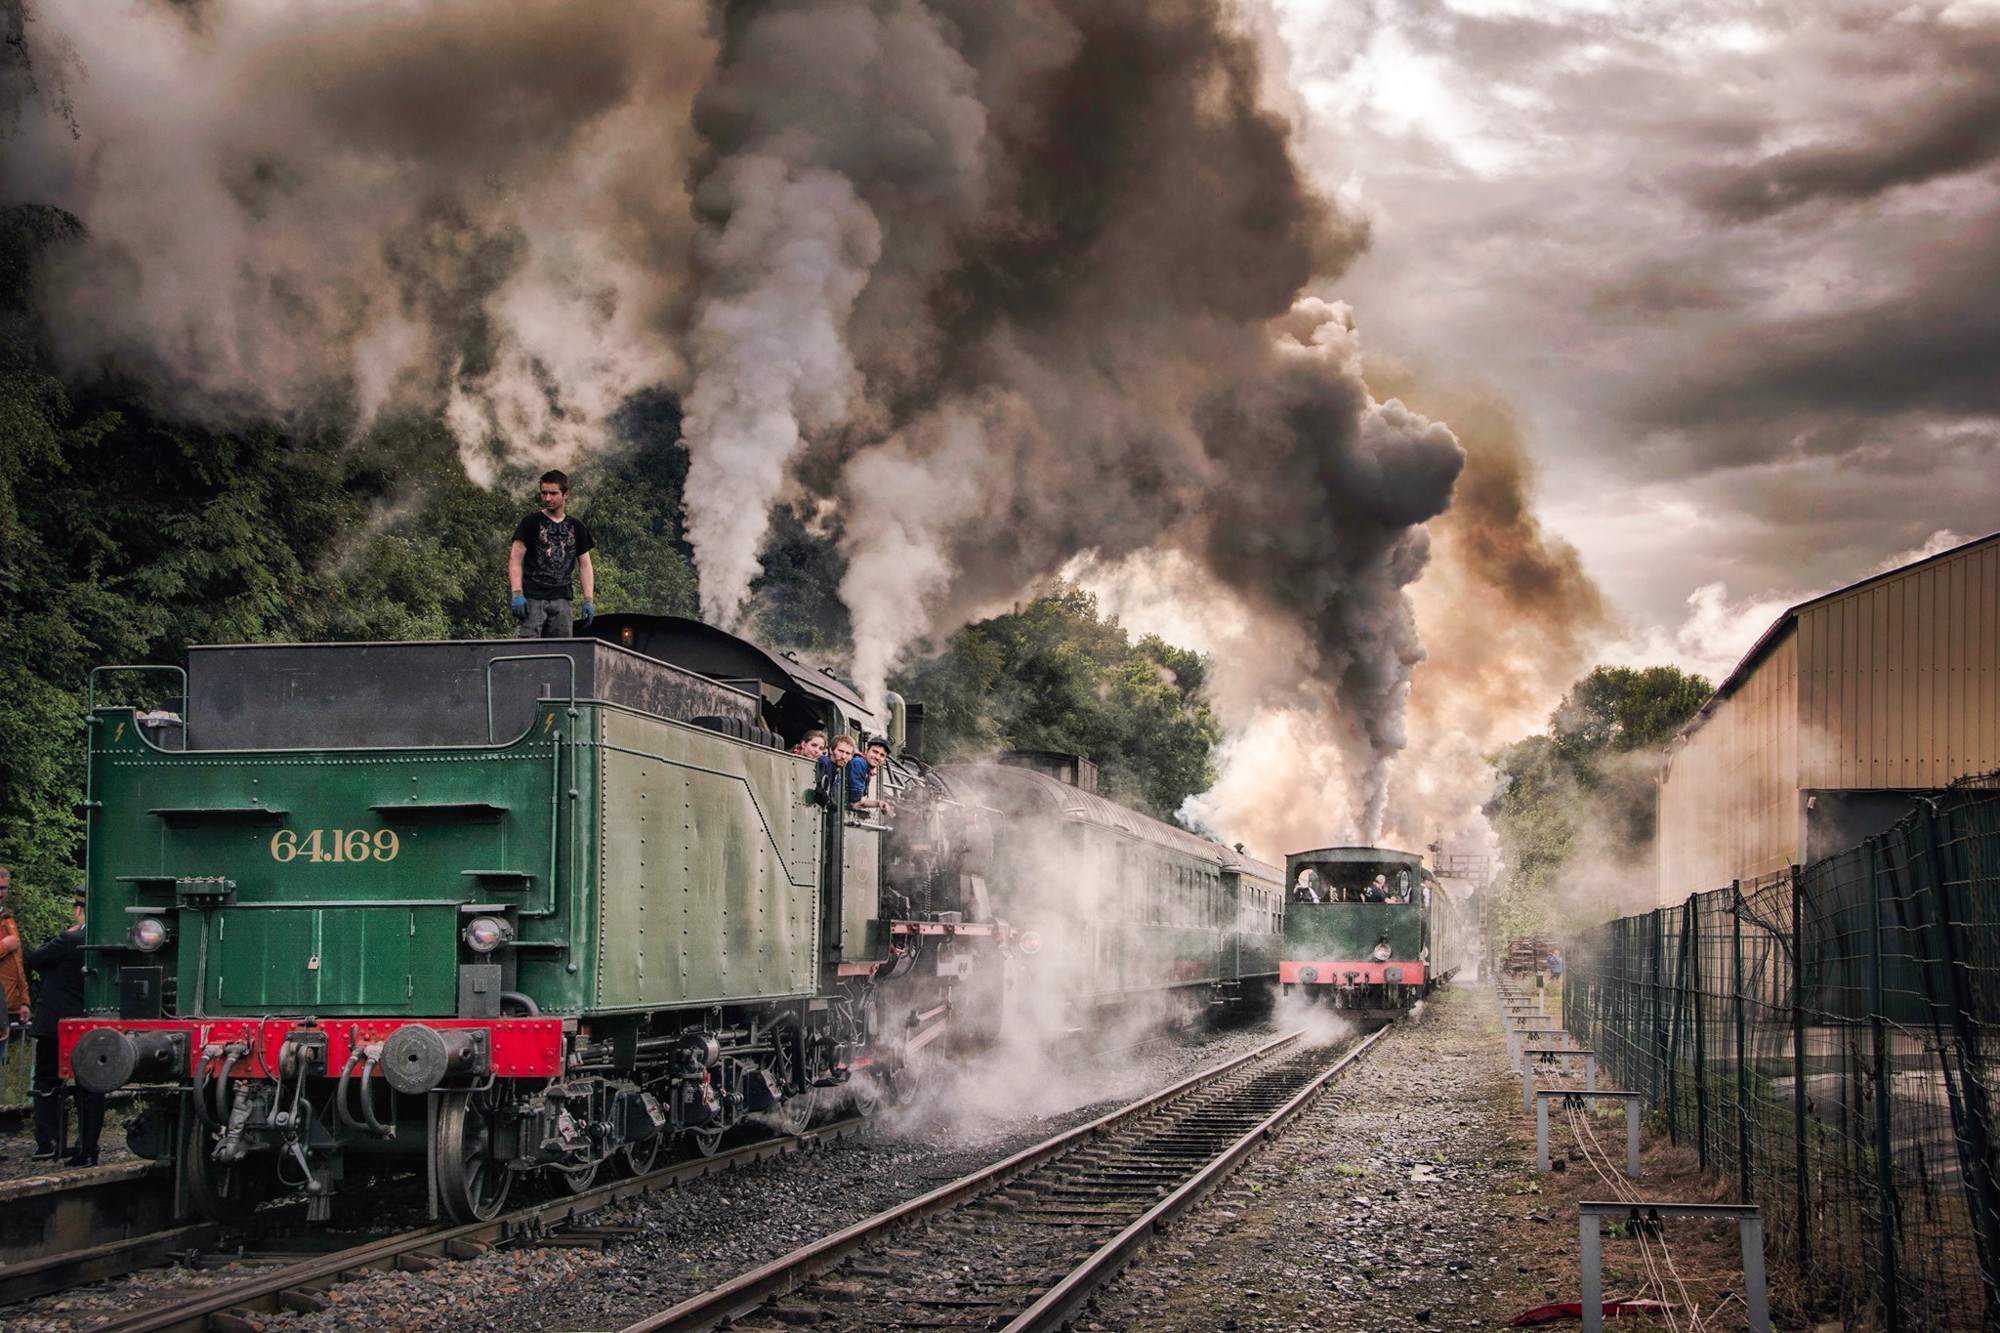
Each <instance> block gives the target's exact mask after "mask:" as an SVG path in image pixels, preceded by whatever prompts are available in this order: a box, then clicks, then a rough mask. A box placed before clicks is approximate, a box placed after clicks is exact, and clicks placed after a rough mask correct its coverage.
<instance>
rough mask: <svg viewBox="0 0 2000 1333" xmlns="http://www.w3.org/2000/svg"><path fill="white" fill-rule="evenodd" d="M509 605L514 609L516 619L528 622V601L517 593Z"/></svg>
mask: <svg viewBox="0 0 2000 1333" xmlns="http://www.w3.org/2000/svg"><path fill="white" fill-rule="evenodd" d="M507 605H509V606H511V607H513V608H514V619H516V620H526V619H527V618H528V599H527V598H525V597H523V596H522V595H521V594H520V593H518V592H517V593H515V594H514V597H513V600H511V601H509V602H508V603H507Z"/></svg>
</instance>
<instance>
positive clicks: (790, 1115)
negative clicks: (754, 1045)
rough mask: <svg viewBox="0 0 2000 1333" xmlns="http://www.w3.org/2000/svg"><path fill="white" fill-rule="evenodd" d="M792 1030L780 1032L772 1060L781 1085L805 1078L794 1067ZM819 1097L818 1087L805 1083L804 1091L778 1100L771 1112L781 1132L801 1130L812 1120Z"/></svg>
mask: <svg viewBox="0 0 2000 1333" xmlns="http://www.w3.org/2000/svg"><path fill="white" fill-rule="evenodd" d="M792 1041H793V1034H792V1033H781V1034H780V1035H779V1037H778V1038H777V1041H776V1043H775V1045H776V1055H775V1058H774V1059H773V1060H772V1061H771V1072H772V1073H773V1074H775V1075H776V1076H777V1079H778V1086H779V1087H781V1088H791V1087H793V1086H796V1085H797V1084H799V1083H800V1082H802V1081H803V1080H801V1079H800V1078H799V1077H798V1073H797V1071H796V1070H794V1069H793V1068H792V1055H791V1052H792ZM818 1098H819V1089H818V1088H815V1087H812V1086H811V1085H810V1084H807V1085H806V1088H805V1091H804V1092H795V1093H792V1094H791V1095H790V1096H788V1097H786V1098H785V1099H784V1100H783V1101H781V1102H779V1103H778V1106H777V1109H776V1110H774V1111H772V1112H771V1121H772V1123H773V1124H774V1125H775V1126H776V1127H777V1130H778V1132H779V1133H780V1134H798V1133H801V1132H803V1131H804V1130H805V1127H806V1126H807V1125H810V1124H811V1123H812V1118H813V1110H814V1106H815V1104H816V1102H817V1101H818Z"/></svg>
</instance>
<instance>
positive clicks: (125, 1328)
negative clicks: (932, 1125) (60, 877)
mask: <svg viewBox="0 0 2000 1333" xmlns="http://www.w3.org/2000/svg"><path fill="white" fill-rule="evenodd" d="M864 1123H865V1122H864V1121H863V1120H862V1119H860V1118H859V1117H851V1118H848V1119H845V1120H838V1121H834V1122H833V1123H831V1124H828V1125H824V1126H821V1127H819V1128H817V1129H809V1130H806V1131H805V1132H803V1133H801V1134H794V1135H787V1136H784V1137H781V1138H773V1139H766V1140H763V1141H761V1142H758V1143H751V1144H746V1145H744V1146H743V1147H741V1148H737V1149H734V1150H732V1151H729V1152H724V1153H718V1154H716V1155H715V1156H713V1157H703V1158H697V1159H695V1160H693V1161H688V1162H678V1163H675V1164H674V1165H672V1166H669V1167H664V1168H662V1169H660V1170H658V1171H651V1172H648V1173H647V1174H645V1175H643V1176H636V1177H633V1178H631V1179H629V1180H620V1181H617V1182H614V1183H613V1184H610V1185H600V1186H598V1187H596V1188H595V1189H591V1190H587V1191H585V1192H584V1193H582V1194H575V1195H568V1196H565V1197H563V1198H559V1199H550V1200H548V1201H547V1202H545V1203H538V1204H530V1205H529V1206H527V1207H525V1208H517V1209H514V1210H513V1211H511V1212H507V1213H503V1214H501V1215H500V1216H499V1217H496V1218H494V1219H492V1220H491V1221H489V1222H471V1223H467V1224H466V1225H464V1226H454V1227H427V1228H424V1229H422V1230H418V1231H412V1232H406V1233H404V1234H403V1235H400V1236H392V1237H390V1238H388V1239H386V1240H379V1241H371V1242H369V1243H367V1244H365V1245H357V1246H354V1247H353V1248H351V1249H346V1250H341V1251H339V1252H337V1253H335V1254H329V1255H322V1256H319V1257H316V1258H312V1259H306V1260H303V1261H301V1262H299V1263H295V1264H288V1265H286V1266H285V1267H283V1268H279V1269H276V1270H274V1271H272V1272H270V1273H266V1274H263V1275H261V1276H258V1277H253V1278H249V1279H246V1280H244V1281H242V1282H233V1283H231V1284H229V1285H228V1286H226V1287H218V1288H216V1289H215V1290H213V1291H207V1292H201V1293H198V1294H196V1295H194V1296H191V1297H188V1298H187V1299H185V1300H180V1301H175V1302H173V1303H172V1304H169V1305H162V1306H156V1307H154V1308H153V1309H151V1310H142V1311H137V1312H135V1313H133V1314H132V1315H131V1316H129V1317H127V1318H124V1319H114V1320H112V1321H110V1322H108V1323H103V1324H95V1325H92V1328H93V1330H95V1333H205V1331H206V1330H211V1329H216V1328H224V1329H229V1328H245V1329H247V1328H251V1327H254V1324H253V1323H252V1322H251V1321H250V1319H249V1318H248V1316H249V1315H251V1314H253V1313H262V1312H271V1311H275V1310H277V1309H279V1308H280V1307H281V1306H285V1305H287V1304H288V1303H289V1304H291V1307H292V1308H308V1309H309V1308H317V1307H316V1305H315V1302H314V1301H313V1299H312V1297H310V1296H306V1295H304V1294H303V1293H306V1292H314V1293H317V1291H318V1290H320V1289H322V1288H324V1287H326V1286H328V1285H330V1284H332V1283H333V1282H336V1281H338V1280H339V1279H340V1278H341V1277H343V1276H344V1275H346V1274H349V1273H353V1272H357V1271H359V1270H362V1269H368V1268H397V1267H404V1268H428V1267H432V1266H434V1265H435V1264H436V1263H437V1262H439V1261H441V1260H442V1259H445V1258H454V1259H470V1258H476V1257H478V1256H479V1255H480V1254H483V1253H484V1252H485V1251H486V1250H487V1249H489V1248H491V1247H492V1246H494V1245H501V1244H508V1243H511V1242H519V1241H533V1240H537V1239H540V1238H542V1237H544V1236H548V1235H550V1234H551V1233H554V1232H556V1231H558V1230H560V1229H561V1228H563V1227H566V1226H569V1225H571V1224H573V1223H575V1222H576V1221H578V1220H579V1219H580V1218H582V1217H584V1216H586V1215H588V1214H590V1213H594V1212H596V1211H598V1210H599V1209H601V1208H604V1207H607V1206H609V1205H610V1204H613V1203H616V1202H618V1201H619V1200H621V1199H627V1198H631V1197H633V1196H634V1195H640V1194H648V1193H651V1192H652V1191H654V1190H658V1189H664V1188H667V1187H669V1186H673V1185H678V1184H681V1183H682V1182H684V1181H689V1180H697V1179H699V1178H701V1177H702V1176H706V1175H712V1174H715V1173H716V1172H719V1171H730V1170H736V1169H738V1168H741V1167H744V1166H748V1165H750V1164H752V1163H754V1162H760V1161H764V1160H766V1159H767V1158H772V1157H780V1156H784V1155H786V1154H788V1153H792V1152H797V1151H798V1150H800V1149H801V1148H803V1147H806V1146H808V1145H810V1144H814V1143H820V1142H825V1141H829V1140H832V1139H838V1138H843V1137H845V1136H846V1135H849V1134H852V1133H854V1132H856V1131H857V1130H859V1129H860V1128H861V1126H862V1125H863V1124H864ZM99 1276H104V1275H103V1274H99ZM320 1299H321V1300H324V1298H323V1297H321V1298H320Z"/></svg>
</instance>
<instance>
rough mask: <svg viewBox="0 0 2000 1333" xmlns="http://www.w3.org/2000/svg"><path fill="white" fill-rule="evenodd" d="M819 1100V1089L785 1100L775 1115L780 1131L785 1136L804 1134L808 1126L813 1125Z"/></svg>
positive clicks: (807, 1090) (779, 1105)
mask: <svg viewBox="0 0 2000 1333" xmlns="http://www.w3.org/2000/svg"><path fill="white" fill-rule="evenodd" d="M818 1100H819V1089H817V1088H808V1089H806V1090H805V1091H804V1092H801V1093H798V1094H796V1095H795V1096H791V1097H787V1098H785V1100H784V1101H782V1102H780V1103H779V1104H778V1109H777V1110H776V1111H775V1112H774V1113H773V1115H774V1118H775V1119H776V1121H777V1125H778V1129H779V1131H780V1132H781V1133H785V1134H803V1133H804V1132H805V1128H806V1126H807V1125H810V1124H811V1123H812V1118H813V1111H814V1109H815V1108H816V1103H817V1102H818Z"/></svg>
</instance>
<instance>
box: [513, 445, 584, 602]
mask: <svg viewBox="0 0 2000 1333" xmlns="http://www.w3.org/2000/svg"><path fill="white" fill-rule="evenodd" d="M568 505H569V478H568V477H567V476H565V475H563V474H562V473H560V472H556V471H553V470H551V471H548V472H544V473H543V474H542V507H541V508H540V509H538V510H536V511H535V512H534V513H532V514H529V515H528V516H527V517H526V518H523V519H522V520H521V521H520V522H519V523H518V524H516V525H515V527H514V542H513V545H512V546H511V547H509V549H508V552H507V586H508V587H509V588H510V589H512V596H511V597H510V598H509V604H510V605H511V606H512V607H513V610H514V619H516V620H518V621H520V622H521V627H520V628H519V629H517V630H515V631H514V637H515V638H517V639H567V638H568V637H569V636H570V633H571V623H572V617H571V615H570V592H571V588H570V581H571V578H572V577H573V576H575V575H579V574H580V575H581V576H582V579H583V605H582V606H581V607H579V608H578V612H579V614H577V615H576V616H575V617H574V623H575V624H576V625H579V626H582V627H585V628H588V627H589V625H590V622H591V621H593V620H595V619H596V618H597V610H596V608H595V607H593V606H592V605H591V601H592V598H593V596H594V595H595V594H594V591H593V590H594V588H595V587H596V583H597V576H596V573H595V571H593V570H592V569H591V567H590V548H591V547H592V546H593V545H595V543H594V542H593V541H592V540H591V536H590V529H589V528H588V527H585V526H584V522H583V520H582V519H580V518H571V517H570V516H569V514H568V513H567V512H566V510H567V506H568Z"/></svg>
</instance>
